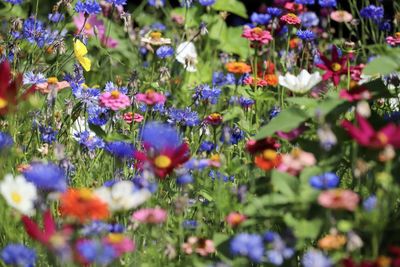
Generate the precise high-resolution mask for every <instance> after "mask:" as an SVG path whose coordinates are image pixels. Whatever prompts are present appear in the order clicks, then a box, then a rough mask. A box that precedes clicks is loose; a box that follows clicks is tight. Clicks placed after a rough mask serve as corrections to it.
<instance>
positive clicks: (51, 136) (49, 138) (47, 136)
mask: <svg viewBox="0 0 400 267" xmlns="http://www.w3.org/2000/svg"><path fill="white" fill-rule="evenodd" d="M39 132H40V139H41V140H42V142H43V143H47V144H52V143H53V142H54V141H56V139H57V134H58V131H56V130H53V128H51V127H50V126H49V127H46V126H43V125H40V126H39Z"/></svg>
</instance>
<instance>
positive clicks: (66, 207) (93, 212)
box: [60, 188, 110, 223]
mask: <svg viewBox="0 0 400 267" xmlns="http://www.w3.org/2000/svg"><path fill="white" fill-rule="evenodd" d="M60 213H61V215H62V216H65V217H69V218H72V219H75V220H77V221H79V222H81V223H83V222H85V221H88V220H102V219H106V218H108V216H109V215H110V214H109V210H108V206H107V204H106V203H104V202H103V201H101V199H100V198H98V197H97V196H96V195H94V194H93V192H92V191H91V190H90V189H87V188H80V189H68V191H67V192H65V193H64V194H63V195H62V196H61V203H60Z"/></svg>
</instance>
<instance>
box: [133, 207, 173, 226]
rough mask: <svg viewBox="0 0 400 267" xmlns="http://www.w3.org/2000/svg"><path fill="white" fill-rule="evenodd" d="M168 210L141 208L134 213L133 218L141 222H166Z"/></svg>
mask: <svg viewBox="0 0 400 267" xmlns="http://www.w3.org/2000/svg"><path fill="white" fill-rule="evenodd" d="M166 219H167V212H166V211H165V210H163V209H161V208H154V209H140V210H138V211H135V212H134V213H133V215H132V220H134V221H138V222H141V223H151V224H159V223H163V222H165V220H166Z"/></svg>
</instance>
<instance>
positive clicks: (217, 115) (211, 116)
mask: <svg viewBox="0 0 400 267" xmlns="http://www.w3.org/2000/svg"><path fill="white" fill-rule="evenodd" d="M210 118H211V119H213V120H218V119H220V118H221V114H219V113H212V114H210Z"/></svg>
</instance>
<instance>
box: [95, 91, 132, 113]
mask: <svg viewBox="0 0 400 267" xmlns="http://www.w3.org/2000/svg"><path fill="white" fill-rule="evenodd" d="M99 102H100V105H101V106H103V107H107V108H110V109H112V110H114V111H117V110H121V109H125V108H127V107H129V106H130V105H131V101H130V99H129V97H128V96H127V95H125V94H123V93H121V92H119V91H118V90H114V91H112V92H105V93H103V94H102V95H101V96H100V97H99Z"/></svg>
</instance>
